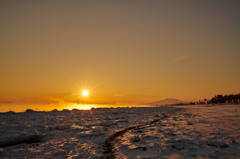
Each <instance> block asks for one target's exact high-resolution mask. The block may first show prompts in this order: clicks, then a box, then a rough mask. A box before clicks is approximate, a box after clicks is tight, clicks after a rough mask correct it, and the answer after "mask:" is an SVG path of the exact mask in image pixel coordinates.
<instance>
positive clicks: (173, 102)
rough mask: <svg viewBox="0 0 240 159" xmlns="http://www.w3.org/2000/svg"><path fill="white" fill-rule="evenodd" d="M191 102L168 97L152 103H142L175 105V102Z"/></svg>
mask: <svg viewBox="0 0 240 159" xmlns="http://www.w3.org/2000/svg"><path fill="white" fill-rule="evenodd" d="M186 103H189V102H187V101H182V100H179V99H174V98H166V99H163V100H159V101H155V102H150V103H142V104H141V105H159V106H161V105H174V104H186Z"/></svg>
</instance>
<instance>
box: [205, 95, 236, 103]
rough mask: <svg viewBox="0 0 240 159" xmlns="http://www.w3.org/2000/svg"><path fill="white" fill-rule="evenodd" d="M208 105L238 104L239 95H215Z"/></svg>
mask: <svg viewBox="0 0 240 159" xmlns="http://www.w3.org/2000/svg"><path fill="white" fill-rule="evenodd" d="M208 103H240V94H235V95H234V94H230V95H225V96H223V95H221V94H220V95H217V96H215V97H213V98H212V99H211V100H209V101H208Z"/></svg>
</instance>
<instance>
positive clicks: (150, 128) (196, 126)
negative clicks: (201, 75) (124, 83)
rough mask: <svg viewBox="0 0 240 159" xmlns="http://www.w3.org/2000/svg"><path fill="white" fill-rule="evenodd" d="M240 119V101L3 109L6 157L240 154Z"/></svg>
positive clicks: (1, 137) (0, 128)
mask: <svg viewBox="0 0 240 159" xmlns="http://www.w3.org/2000/svg"><path fill="white" fill-rule="evenodd" d="M164 116H165V117H164ZM153 121H155V122H153ZM239 121H240V105H194V106H176V107H157V108H150V107H149V108H116V109H94V110H85V111H77V110H74V111H53V112H26V113H1V114H0V158H111V157H112V158H114V157H116V158H169V159H177V158H178V159H180V158H240V122H239ZM129 128H132V129H129ZM123 130H126V131H123ZM121 131H122V132H123V133H119V132H121ZM113 134H119V135H118V136H115V137H116V138H114V139H113V140H112V141H111V142H112V147H111V151H108V152H105V153H104V144H106V140H107V139H109V137H111V136H114V135H113ZM110 153H111V154H110Z"/></svg>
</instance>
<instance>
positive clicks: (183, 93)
mask: <svg viewBox="0 0 240 159" xmlns="http://www.w3.org/2000/svg"><path fill="white" fill-rule="evenodd" d="M239 8H240V3H239V1H238V0H236V1H234V0H225V1H219V0H212V1H190V0H188V1H184V0H183V1H178V0H176V1H173V0H172V1H156V0H150V1H141V0H132V1H129V0H128V1H125V0H121V1H113V0H112V1H110V0H109V1H104V0H103V1H99V0H91V1H71V0H70V1H60V0H58V1H54V0H52V1H24V0H23V1H18V0H15V1H14V0H13V1H9V0H2V1H1V2H0V23H1V25H0V35H1V37H0V72H1V78H0V102H1V103H6V102H12V103H61V102H63V103H64V102H73V103H81V102H89V103H142V102H149V101H154V100H160V99H163V98H178V99H182V100H188V101H190V100H198V99H204V98H208V99H209V98H211V97H212V96H214V95H216V94H229V93H239V92H240V91H239V90H240V84H239V81H240V73H239V72H240V62H239V59H240V45H239V41H240V29H239V28H240V27H239V26H240V21H239V19H240V10H239ZM83 89H88V90H89V91H90V92H89V96H88V97H87V98H83V97H82V96H81V95H80V94H81V91H82V90H83Z"/></svg>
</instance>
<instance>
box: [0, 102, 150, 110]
mask: <svg viewBox="0 0 240 159" xmlns="http://www.w3.org/2000/svg"><path fill="white" fill-rule="evenodd" d="M118 107H129V108H132V107H149V106H148V105H134V104H132V105H131V104H111V105H110V104H11V103H7V104H0V112H8V111H14V112H25V111H26V110H27V109H32V110H34V111H52V110H54V109H57V110H63V109H68V110H72V109H79V110H90V109H92V108H118Z"/></svg>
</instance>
